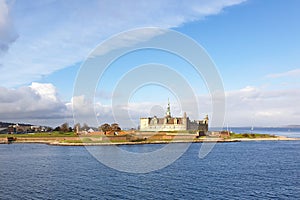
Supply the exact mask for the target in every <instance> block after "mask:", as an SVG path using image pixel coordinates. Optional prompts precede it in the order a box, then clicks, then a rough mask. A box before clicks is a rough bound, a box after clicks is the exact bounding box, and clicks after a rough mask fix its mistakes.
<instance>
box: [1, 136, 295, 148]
mask: <svg viewBox="0 0 300 200" xmlns="http://www.w3.org/2000/svg"><path fill="white" fill-rule="evenodd" d="M86 138H88V137H82V138H80V137H77V138H76V139H77V141H80V142H67V141H68V140H67V139H74V138H67V137H66V138H60V140H58V139H57V138H17V140H16V141H12V142H8V141H7V140H5V139H6V138H0V139H1V140H0V144H11V143H12V144H14V143H16V144H46V145H53V146H118V145H143V144H170V143H229V142H258V141H300V138H289V137H284V136H276V137H272V138H201V139H195V138H194V139H184V140H176V139H175V140H148V141H147V140H144V141H121V142H111V141H103V142H99V141H98V142H92V141H91V142H82V141H83V140H84V139H86ZM64 141H66V142H64Z"/></svg>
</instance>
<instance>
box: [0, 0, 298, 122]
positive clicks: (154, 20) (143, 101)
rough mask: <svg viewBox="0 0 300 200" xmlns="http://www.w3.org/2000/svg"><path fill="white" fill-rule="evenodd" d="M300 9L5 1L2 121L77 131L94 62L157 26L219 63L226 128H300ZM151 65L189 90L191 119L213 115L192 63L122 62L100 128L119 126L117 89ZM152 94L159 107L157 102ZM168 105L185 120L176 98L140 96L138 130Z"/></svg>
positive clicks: (231, 3) (270, 4) (0, 29)
mask: <svg viewBox="0 0 300 200" xmlns="http://www.w3.org/2000/svg"><path fill="white" fill-rule="evenodd" d="M299 7H300V2H299V1H297V0H276V1H273V0H272V1H271V0H264V1H261V0H247V1H244V0H220V1H217V0H215V1H214V0H212V1H186V2H179V1H178V2H176V1H175V2H174V1H155V2H148V1H138V2H135V1H119V2H114V1H96V0H95V1H90V2H89V3H86V2H85V1H79V0H78V1H68V0H65V1H54V0H47V1H22V0H19V1H18V0H17V1H5V0H0V73H1V74H2V75H1V78H0V80H1V84H0V93H1V94H0V108H1V109H0V120H2V121H24V122H30V123H41V124H47V125H48V124H49V125H57V124H58V123H60V122H63V121H67V122H69V123H72V121H73V119H72V95H73V84H74V81H75V80H76V75H77V73H78V71H79V69H80V66H81V64H82V63H83V62H84V60H85V59H86V58H87V57H88V55H89V53H90V52H92V51H93V49H95V47H97V45H99V44H101V42H103V41H105V40H107V39H108V38H110V37H112V36H113V35H115V34H118V33H119V32H122V31H126V30H130V29H134V28H141V27H148V26H154V27H160V28H168V29H173V30H175V31H178V32H180V33H182V34H185V35H187V36H188V37H190V38H192V39H193V40H195V41H196V42H197V43H199V44H200V45H201V46H202V47H203V48H204V49H205V50H206V51H207V53H208V54H209V55H210V57H211V59H212V60H213V61H214V63H215V65H216V67H217V69H218V71H219V73H220V75H221V77H222V80H223V85H224V89H225V95H226V116H225V124H230V125H232V126H246V125H248V126H252V125H259V126H282V125H288V124H299V121H300V108H299V106H298V102H299V100H300V93H299V89H300V81H299V80H300V79H299V78H300V59H299V55H300V39H299V35H300V22H299V19H300V13H299V11H298V10H299ZM139 39H140V40H142V39H144V40H146V39H149V38H139ZM149 62H156V63H162V64H166V65H170V66H173V67H174V69H175V70H178V72H179V73H180V74H182V76H184V77H185V78H186V79H187V80H189V82H190V84H191V87H192V88H193V89H194V91H195V93H196V95H198V98H199V104H201V105H199V108H200V110H201V111H200V113H193V111H192V109H191V111H190V113H188V114H189V115H190V116H191V118H194V119H195V118H198V117H202V116H203V115H204V114H206V113H208V114H209V115H210V114H211V102H210V98H209V95H208V90H207V88H206V87H205V84H204V82H203V80H201V79H198V77H197V76H196V75H195V74H194V73H193V71H192V70H191V69H190V68H188V64H187V63H185V62H184V61H182V60H180V59H179V58H176V57H174V56H172V55H170V54H167V53H163V52H158V51H140V52H136V53H133V54H129V55H127V57H124V58H121V59H120V60H118V61H117V62H116V63H115V65H122V66H123V68H122V69H123V71H122V70H120V69H118V68H114V67H112V68H111V69H110V71H108V72H107V75H106V76H105V77H104V79H103V80H104V83H103V85H102V86H101V82H100V85H99V91H97V92H96V99H95V100H96V102H95V103H96V105H95V108H96V109H97V111H95V112H97V115H98V116H99V120H100V122H99V123H102V122H104V121H108V122H113V121H114V119H113V116H111V115H110V113H111V108H110V106H111V105H109V104H110V102H111V93H112V90H113V85H114V83H116V82H117V81H118V79H119V78H120V77H121V76H122V74H124V73H125V72H126V70H130V68H132V67H133V66H137V65H140V64H143V63H149ZM183 66H184V67H185V68H184V67H183ZM182 69H184V70H182ZM100 86H101V87H100ZM152 93H154V94H155V96H160V98H156V99H155V98H151V95H149V94H152ZM16 96H17V97H19V99H20V100H16V99H15V98H14V97H16ZM153 96H154V95H152V97H153ZM169 96H170V99H171V103H172V106H173V107H172V109H173V110H174V112H173V113H174V114H177V115H180V114H182V112H181V111H180V105H179V103H178V101H176V98H175V96H176V95H175V96H173V97H172V95H171V93H170V92H169V91H167V89H164V88H160V89H159V88H158V87H157V86H152V87H150V86H148V87H145V88H144V89H143V90H139V91H137V92H136V93H135V94H134V95H133V96H132V99H131V100H130V102H131V103H133V105H132V107H131V109H130V111H129V112H130V113H132V115H131V116H132V118H133V121H137V120H138V118H139V117H143V116H148V115H150V114H152V112H153V110H152V111H151V107H153V106H154V105H160V106H161V107H162V110H163V109H165V106H166V105H165V104H166V101H167V97H169ZM164 99H165V100H164ZM73 101H74V99H73ZM82 101H83V102H84V100H82ZM83 105H85V104H83ZM82 107H84V106H82ZM122 125H123V124H122ZM123 126H129V125H128V124H126V123H125V122H124V125H123Z"/></svg>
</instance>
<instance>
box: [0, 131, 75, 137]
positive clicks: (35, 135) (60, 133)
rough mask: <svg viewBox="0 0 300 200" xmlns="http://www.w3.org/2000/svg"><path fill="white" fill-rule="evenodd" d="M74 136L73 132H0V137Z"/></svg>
mask: <svg viewBox="0 0 300 200" xmlns="http://www.w3.org/2000/svg"><path fill="white" fill-rule="evenodd" d="M12 136H13V137H75V136H76V135H75V133H74V132H66V133H64V132H59V131H53V132H41V133H33V134H0V137H1V138H3V137H12Z"/></svg>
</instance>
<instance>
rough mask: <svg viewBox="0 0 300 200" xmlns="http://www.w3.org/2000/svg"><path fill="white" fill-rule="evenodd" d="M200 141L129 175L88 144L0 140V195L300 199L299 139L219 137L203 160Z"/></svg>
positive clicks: (137, 148)
mask: <svg viewBox="0 0 300 200" xmlns="http://www.w3.org/2000/svg"><path fill="white" fill-rule="evenodd" d="M173 145H176V144H173ZM200 146H201V144H192V145H191V146H190V148H189V150H188V151H187V152H186V153H185V154H184V155H183V156H182V157H181V158H180V159H178V160H177V161H176V162H174V163H173V164H171V165H170V166H168V167H166V168H164V169H162V170H159V171H155V172H151V173H147V174H129V173H124V172H118V171H116V170H114V169H110V168H108V167H106V166H104V165H102V164H101V163H99V162H98V161H97V160H96V159H94V158H93V157H92V156H91V155H90V154H89V153H88V152H87V151H86V150H85V148H84V147H63V146H48V145H42V144H12V145H0V159H1V160H0V199H258V198H260V199H261V198H262V199H273V198H275V199H297V198H299V197H300V141H268V142H241V143H218V144H216V146H215V148H214V149H213V150H212V152H211V153H210V154H208V156H207V157H205V158H204V159H199V158H198V151H199V148H200ZM156 147H157V145H140V146H130V145H129V146H123V148H124V149H128V150H131V148H134V149H135V150H134V151H139V149H140V151H141V152H142V151H144V148H146V149H149V148H156ZM95 148H98V147H95ZM101 148H109V147H103V146H102V147H99V149H101ZM112 159H113V158H112Z"/></svg>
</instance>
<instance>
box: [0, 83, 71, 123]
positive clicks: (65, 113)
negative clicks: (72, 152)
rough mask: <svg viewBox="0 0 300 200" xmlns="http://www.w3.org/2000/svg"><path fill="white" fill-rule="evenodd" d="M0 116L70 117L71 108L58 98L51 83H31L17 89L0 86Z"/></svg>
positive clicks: (3, 117)
mask: <svg viewBox="0 0 300 200" xmlns="http://www.w3.org/2000/svg"><path fill="white" fill-rule="evenodd" d="M0 116H1V119H0V120H4V121H7V120H8V121H10V120H13V121H16V120H21V121H23V120H24V119H25V120H26V119H53V118H60V119H62V118H65V117H71V110H68V109H67V107H66V105H65V103H63V102H62V101H60V100H59V98H58V96H57V93H56V89H55V87H54V86H53V85H52V84H42V83H32V85H31V86H28V87H19V88H17V89H7V88H4V87H0ZM46 123H47V122H46ZM47 124H48V123H47Z"/></svg>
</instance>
